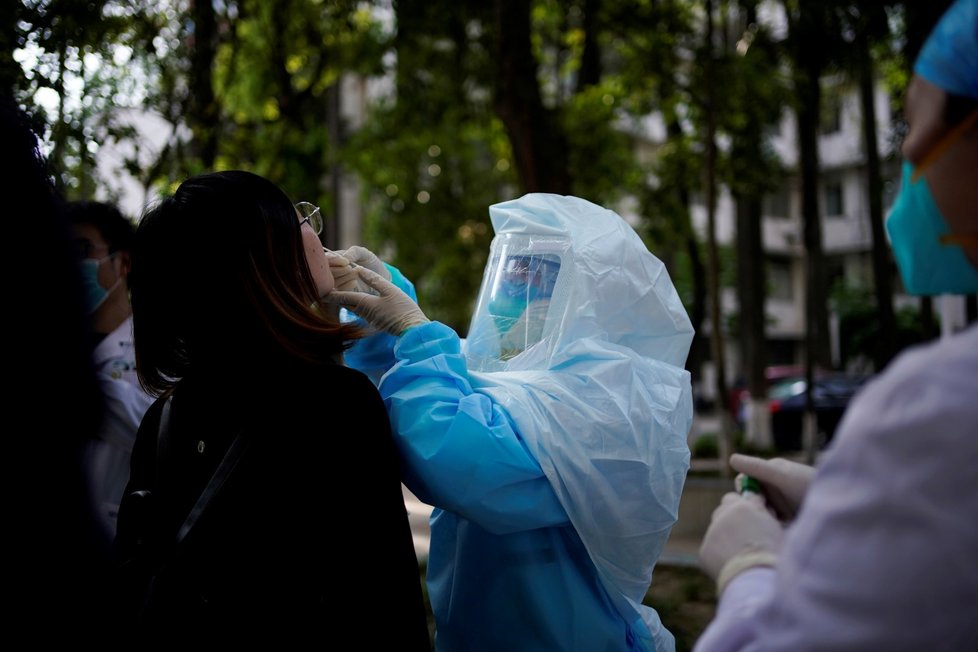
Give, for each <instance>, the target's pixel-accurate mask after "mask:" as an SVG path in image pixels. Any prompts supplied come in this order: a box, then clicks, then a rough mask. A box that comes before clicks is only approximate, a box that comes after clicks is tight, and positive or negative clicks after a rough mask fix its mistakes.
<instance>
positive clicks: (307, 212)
mask: <svg viewBox="0 0 978 652" xmlns="http://www.w3.org/2000/svg"><path fill="white" fill-rule="evenodd" d="M295 209H296V210H297V211H299V216H300V217H301V218H302V219H301V220H299V228H302V225H303V224H305V223H306V222H308V223H309V226H310V227H312V230H313V232H315V234H316V235H319V234H320V233H322V232H323V214H322V213H320V212H319V206H316V205H315V204H310V203H309V202H307V201H300V202H299V203H297V204H296V205H295Z"/></svg>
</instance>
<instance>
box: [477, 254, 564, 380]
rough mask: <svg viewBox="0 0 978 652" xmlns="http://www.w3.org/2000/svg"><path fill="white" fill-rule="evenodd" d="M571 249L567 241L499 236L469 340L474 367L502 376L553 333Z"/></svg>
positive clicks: (490, 257)
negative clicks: (564, 265)
mask: <svg viewBox="0 0 978 652" xmlns="http://www.w3.org/2000/svg"><path fill="white" fill-rule="evenodd" d="M567 251H568V246H567V242H566V240H564V239H563V238H534V237H532V236H526V235H504V236H498V237H497V239H496V240H494V241H493V245H492V248H491V249H490V252H489V262H488V264H487V265H486V270H485V274H484V275H483V278H482V288H481V290H480V292H479V299H478V301H477V303H476V307H475V313H474V314H473V317H472V323H471V325H470V327H469V334H468V337H467V338H466V357H467V361H468V364H469V368H470V369H472V370H476V371H500V370H503V369H505V368H506V366H507V365H506V363H507V362H508V361H510V360H512V359H513V358H515V357H516V356H518V355H520V354H522V353H524V352H525V351H527V350H528V349H530V348H532V347H534V346H536V345H537V344H539V343H540V342H541V341H542V340H544V338H546V337H547V336H548V335H549V334H550V333H551V332H552V330H553V327H554V325H555V323H556V322H557V321H559V315H560V314H562V312H563V311H562V306H560V305H558V304H559V303H560V302H557V301H555V298H556V297H555V295H557V294H562V292H561V291H560V289H561V284H560V282H559V279H560V278H561V277H560V270H561V264H562V259H563V258H564V257H565V256H566V255H567Z"/></svg>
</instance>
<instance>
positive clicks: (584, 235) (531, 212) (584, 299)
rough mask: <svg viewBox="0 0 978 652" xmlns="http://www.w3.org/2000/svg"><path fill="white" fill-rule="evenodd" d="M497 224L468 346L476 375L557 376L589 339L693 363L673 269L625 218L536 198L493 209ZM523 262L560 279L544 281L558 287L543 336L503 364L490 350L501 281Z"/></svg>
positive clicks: (583, 204)
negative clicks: (549, 372)
mask: <svg viewBox="0 0 978 652" xmlns="http://www.w3.org/2000/svg"><path fill="white" fill-rule="evenodd" d="M489 217H490V219H491V220H492V226H493V229H494V230H495V233H496V237H495V238H494V239H493V242H492V245H491V247H490V252H489V263H488V265H487V266H486V274H485V275H484V277H483V282H482V288H481V289H480V293H479V300H478V301H477V303H476V309H475V312H474V314H473V319H472V323H471V325H470V327H469V334H468V337H467V340H466V341H467V349H466V357H467V361H468V365H469V368H470V369H472V370H476V371H502V370H508V371H515V370H524V369H548V368H553V367H555V366H559V365H560V364H562V363H563V362H564V361H565V360H566V358H567V355H568V352H567V349H568V347H573V346H575V345H576V343H578V342H580V341H581V340H582V339H585V338H596V339H599V340H602V341H605V342H608V343H610V344H617V345H620V346H622V347H624V348H626V349H629V350H632V351H634V352H635V353H636V354H638V355H641V356H645V357H649V358H653V359H655V360H659V361H662V362H666V363H668V364H672V365H676V366H683V365H684V364H685V362H686V356H687V354H688V353H689V346H690V343H691V342H692V338H693V328H692V325H691V324H690V321H689V317H688V316H687V315H686V310H685V308H684V307H683V305H682V302H681V301H680V300H679V296H678V295H677V294H676V290H675V287H674V286H673V284H672V281H671V280H670V278H669V274H668V272H667V271H666V269H665V266H664V265H663V264H662V262H661V261H660V260H659V259H658V258H656V257H655V256H653V255H652V254H651V253H649V251H648V249H646V247H645V245H644V243H643V242H642V240H641V238H639V237H638V234H636V233H635V231H634V229H632V227H631V226H629V225H628V223H627V222H625V221H624V220H623V219H622V218H621V217H619V216H618V214H616V213H614V212H613V211H610V210H607V209H605V208H602V207H600V206H597V205H595V204H592V203H591V202H589V201H586V200H584V199H579V198H577V197H565V196H561V195H552V194H543V193H534V194H529V195H525V196H524V197H521V198H520V199H514V200H511V201H507V202H503V203H500V204H495V205H493V206H491V207H490V208H489ZM520 257H523V258H524V259H525V260H526V261H527V262H528V263H529V264H531V265H532V264H534V263H537V264H540V263H543V264H540V267H543V266H544V264H546V263H547V262H548V261H550V264H549V265H548V266H547V267H548V269H547V270H545V271H544V273H545V274H555V278H554V277H549V276H548V277H547V278H546V279H543V280H544V281H545V283H548V284H549V286H550V287H549V291H547V292H546V295H547V296H546V299H547V300H548V301H547V304H548V305H547V307H546V316H545V317H542V321H543V324H542V325H540V326H538V327H537V328H539V330H540V331H541V333H540V336H539V337H538V338H531V340H533V341H531V342H530V345H529V346H527V348H526V350H525V351H523V352H522V353H519V354H517V355H515V356H511V357H507V354H506V352H505V351H504V352H503V353H502V355H501V356H500V355H498V354H497V352H496V351H494V350H493V347H492V345H491V344H487V341H490V340H492V335H493V332H495V331H496V330H497V328H496V327H495V326H494V324H498V323H499V321H500V316H499V314H498V311H497V313H494V312H493V310H492V307H493V304H494V302H496V303H498V299H499V295H500V294H501V289H500V286H501V285H502V286H504V287H505V283H500V276H501V273H500V272H502V271H505V270H504V269H503V268H504V267H505V266H506V265H507V264H508V265H509V266H510V267H511V266H512V265H513V262H514V261H516V260H518V259H519V258H520ZM542 275H543V274H542V273H541V274H537V276H542ZM530 291H531V292H532V288H531V289H530ZM526 298H528V299H532V298H534V297H532V296H530V295H528V296H527V297H526ZM531 303H532V302H531ZM536 303H537V304H539V303H541V301H536ZM537 321H538V322H539V321H541V319H538V320H537ZM533 329H534V327H533V326H530V327H528V328H527V330H528V331H531V332H532V331H533ZM500 357H501V358H503V359H502V360H500ZM500 362H501V363H502V364H500Z"/></svg>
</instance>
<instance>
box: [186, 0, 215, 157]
mask: <svg viewBox="0 0 978 652" xmlns="http://www.w3.org/2000/svg"><path fill="white" fill-rule="evenodd" d="M190 12H191V17H192V19H193V23H194V32H193V36H194V40H193V43H194V45H193V54H192V55H191V68H190V106H189V110H188V116H187V121H188V122H189V124H190V127H191V129H192V130H193V140H192V141H191V144H190V147H191V151H192V155H193V157H194V158H196V159H198V160H199V161H200V165H201V167H202V168H203V169H205V170H210V169H212V168H213V167H214V161H215V160H216V158H217V143H218V137H219V134H218V126H219V125H218V114H217V102H216V101H215V99H214V54H215V52H216V48H217V20H216V18H215V15H214V3H212V2H209V1H207V0H194V2H193V3H192V6H191V8H190Z"/></svg>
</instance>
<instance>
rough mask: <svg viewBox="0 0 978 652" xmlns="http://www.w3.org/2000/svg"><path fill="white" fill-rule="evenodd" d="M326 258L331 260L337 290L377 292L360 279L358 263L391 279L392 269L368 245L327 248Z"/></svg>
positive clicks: (331, 270)
mask: <svg viewBox="0 0 978 652" xmlns="http://www.w3.org/2000/svg"><path fill="white" fill-rule="evenodd" d="M325 251H326V259H327V260H328V261H329V271H330V272H332V274H333V282H334V284H335V287H336V289H337V290H342V291H344V292H367V293H368V294H377V292H376V290H373V289H372V288H371V287H370V286H369V285H367V284H366V283H364V282H363V281H360V280H359V277H358V276H357V275H356V272H355V271H354V270H356V268H357V265H361V266H363V267H366V268H367V269H369V270H371V271H374V272H376V273H377V274H380V275H381V276H382V277H384V278H385V279H387V280H388V281H389V280H391V273H390V270H389V269H387V266H386V265H384V263H383V261H381V260H380V258H378V257H377V256H376V254H374V252H372V251H370V250H369V249H367V248H366V247H361V246H359V245H354V246H352V247H350V248H349V249H341V250H339V251H330V250H329V249H326V250H325Z"/></svg>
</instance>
